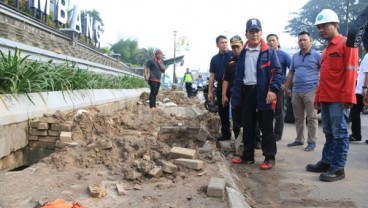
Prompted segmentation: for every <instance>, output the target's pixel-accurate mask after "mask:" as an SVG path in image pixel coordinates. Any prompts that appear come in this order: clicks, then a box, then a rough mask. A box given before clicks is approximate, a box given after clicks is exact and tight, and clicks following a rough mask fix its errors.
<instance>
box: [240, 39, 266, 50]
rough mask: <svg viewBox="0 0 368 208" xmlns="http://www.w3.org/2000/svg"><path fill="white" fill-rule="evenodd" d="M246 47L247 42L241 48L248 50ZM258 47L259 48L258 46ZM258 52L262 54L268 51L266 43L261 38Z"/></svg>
mask: <svg viewBox="0 0 368 208" xmlns="http://www.w3.org/2000/svg"><path fill="white" fill-rule="evenodd" d="M248 45H249V41H247V42H246V43H245V44H244V46H243V48H244V49H247V48H248ZM258 47H259V45H258ZM260 47H261V48H260V50H261V52H264V51H266V50H268V49H269V46H268V45H267V43H266V42H265V41H264V40H263V38H261V43H260Z"/></svg>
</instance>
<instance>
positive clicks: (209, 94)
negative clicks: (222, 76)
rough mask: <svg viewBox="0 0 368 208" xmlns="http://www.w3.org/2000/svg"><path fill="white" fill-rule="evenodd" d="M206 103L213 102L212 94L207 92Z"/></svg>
mask: <svg viewBox="0 0 368 208" xmlns="http://www.w3.org/2000/svg"><path fill="white" fill-rule="evenodd" d="M208 101H210V102H212V101H213V94H212V92H208Z"/></svg>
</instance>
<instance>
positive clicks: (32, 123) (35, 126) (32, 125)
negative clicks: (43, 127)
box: [29, 119, 40, 129]
mask: <svg viewBox="0 0 368 208" xmlns="http://www.w3.org/2000/svg"><path fill="white" fill-rule="evenodd" d="M39 122H40V121H39V120H38V119H33V120H30V121H29V126H30V127H31V128H35V129H36V128H37V126H38V123H39Z"/></svg>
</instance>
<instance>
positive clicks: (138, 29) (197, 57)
mask: <svg viewBox="0 0 368 208" xmlns="http://www.w3.org/2000/svg"><path fill="white" fill-rule="evenodd" d="M308 1H309V0H293V1H290V0H227V1H223V0H121V1H116V0H103V1H101V0H71V4H72V5H74V4H77V5H78V7H79V8H80V9H81V10H92V9H95V10H97V11H98V12H99V13H100V16H101V19H102V21H103V23H104V30H105V31H104V33H103V34H102V37H101V46H108V44H114V43H116V42H117V41H119V40H120V39H122V38H123V39H127V38H130V39H135V40H137V41H138V44H139V45H138V47H139V48H148V47H154V48H160V49H161V50H162V51H163V53H164V54H165V56H166V58H172V57H173V56H174V32H173V31H177V35H176V42H179V39H185V40H187V43H188V44H189V48H190V50H189V51H186V50H185V45H186V44H184V46H179V47H178V48H179V49H177V52H176V56H180V55H185V58H184V65H183V66H177V67H176V69H177V76H178V77H180V76H182V75H181V74H184V72H185V69H186V68H190V69H191V70H192V69H193V70H199V71H201V72H208V70H209V64H210V60H211V58H212V56H214V55H215V54H217V53H218V48H217V47H216V41H215V39H216V37H217V36H218V35H225V36H227V37H228V39H230V38H231V37H232V36H233V35H239V36H240V37H242V39H243V41H246V38H245V25H246V21H247V20H248V19H250V18H258V19H259V20H260V21H261V23H262V30H263V38H266V36H267V35H268V34H270V33H275V34H277V35H278V36H279V40H280V44H281V47H282V48H285V49H287V48H291V47H293V48H296V47H297V41H296V40H297V38H296V37H291V36H289V35H288V34H286V33H284V28H285V26H286V25H287V24H288V21H289V20H291V19H292V18H293V14H292V13H293V12H298V11H299V9H301V8H302V7H303V6H304V5H305V4H306V3H307V2H308ZM171 68H172V67H169V69H168V71H167V73H169V74H170V73H172V69H171Z"/></svg>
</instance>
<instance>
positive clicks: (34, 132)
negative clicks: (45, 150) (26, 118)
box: [29, 129, 47, 136]
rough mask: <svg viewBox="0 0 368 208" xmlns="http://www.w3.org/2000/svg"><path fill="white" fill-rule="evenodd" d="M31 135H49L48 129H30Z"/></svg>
mask: <svg viewBox="0 0 368 208" xmlns="http://www.w3.org/2000/svg"><path fill="white" fill-rule="evenodd" d="M29 135H33V136H47V130H38V129H30V130H29Z"/></svg>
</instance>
